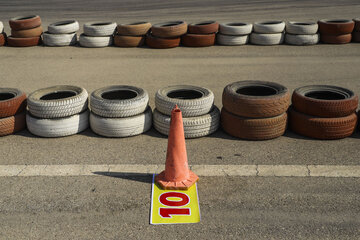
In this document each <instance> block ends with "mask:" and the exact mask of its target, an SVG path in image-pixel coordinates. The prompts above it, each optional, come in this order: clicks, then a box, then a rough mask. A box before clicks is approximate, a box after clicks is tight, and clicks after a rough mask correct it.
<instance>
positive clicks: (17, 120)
mask: <svg viewBox="0 0 360 240" xmlns="http://www.w3.org/2000/svg"><path fill="white" fill-rule="evenodd" d="M25 115H26V95H25V93H23V92H22V91H20V90H18V89H15V88H0V136H5V135H10V134H13V133H16V132H18V131H21V130H22V129H24V128H25V125H26V124H25Z"/></svg>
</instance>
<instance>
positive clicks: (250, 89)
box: [222, 81, 290, 118]
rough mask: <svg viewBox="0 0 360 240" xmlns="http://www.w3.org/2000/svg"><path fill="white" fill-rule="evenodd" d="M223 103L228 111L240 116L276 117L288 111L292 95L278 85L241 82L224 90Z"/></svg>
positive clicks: (261, 82)
mask: <svg viewBox="0 0 360 240" xmlns="http://www.w3.org/2000/svg"><path fill="white" fill-rule="evenodd" d="M222 103H223V106H224V108H225V109H226V110H227V111H229V112H231V113H233V114H235V115H238V116H242V117H249V118H266V117H274V116H278V115H281V114H283V113H284V112H286V111H287V109H288V107H289V105H290V94H289V91H288V89H287V88H286V87H284V86H282V85H280V84H278V83H273V82H263V81H240V82H234V83H231V84H229V85H227V86H226V87H225V88H224V91H223V95H222Z"/></svg>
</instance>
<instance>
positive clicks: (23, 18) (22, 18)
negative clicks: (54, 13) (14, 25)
mask: <svg viewBox="0 0 360 240" xmlns="http://www.w3.org/2000/svg"><path fill="white" fill-rule="evenodd" d="M34 17H36V16H35V15H32V16H26V17H21V18H18V19H16V20H26V19H31V18H34Z"/></svg>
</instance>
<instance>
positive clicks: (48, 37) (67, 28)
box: [43, 20, 79, 47]
mask: <svg viewBox="0 0 360 240" xmlns="http://www.w3.org/2000/svg"><path fill="white" fill-rule="evenodd" d="M77 31H79V23H78V22H77V21H76V20H65V21H60V22H55V23H52V24H50V25H49V26H48V31H47V32H44V34H43V42H44V45H46V46H51V47H62V46H71V45H75V44H76V43H77V35H76V32H77Z"/></svg>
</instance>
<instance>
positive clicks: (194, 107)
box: [153, 85, 220, 138]
mask: <svg viewBox="0 0 360 240" xmlns="http://www.w3.org/2000/svg"><path fill="white" fill-rule="evenodd" d="M175 105H177V106H178V107H179V108H180V110H181V112H182V116H183V123H184V133H185V138H198V137H203V136H207V135H209V134H212V133H213V132H215V131H216V130H217V129H218V128H219V124H220V111H219V109H218V108H217V107H216V106H215V105H214V94H213V92H212V91H211V90H210V89H207V88H203V87H196V86H188V85H178V86H169V87H165V88H161V89H159V90H158V91H157V93H156V95H155V106H156V109H155V110H154V116H153V117H154V127H155V129H156V130H157V131H158V132H160V133H161V134H164V135H168V134H169V129H170V120H171V117H170V116H171V110H172V109H173V108H174V107H175Z"/></svg>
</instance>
